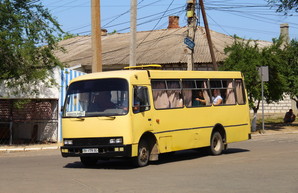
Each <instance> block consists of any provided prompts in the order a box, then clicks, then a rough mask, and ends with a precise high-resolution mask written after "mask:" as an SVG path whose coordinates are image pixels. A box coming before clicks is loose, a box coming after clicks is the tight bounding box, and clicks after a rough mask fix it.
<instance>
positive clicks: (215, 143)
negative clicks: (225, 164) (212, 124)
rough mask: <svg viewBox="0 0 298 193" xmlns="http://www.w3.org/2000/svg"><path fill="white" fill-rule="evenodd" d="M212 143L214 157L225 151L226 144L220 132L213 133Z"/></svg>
mask: <svg viewBox="0 0 298 193" xmlns="http://www.w3.org/2000/svg"><path fill="white" fill-rule="evenodd" d="M210 142H211V143H210V153H211V154H212V155H220V154H221V153H222V151H223V149H224V144H223V140H222V136H221V134H220V133H219V132H218V131H216V132H213V133H212V137H211V141H210Z"/></svg>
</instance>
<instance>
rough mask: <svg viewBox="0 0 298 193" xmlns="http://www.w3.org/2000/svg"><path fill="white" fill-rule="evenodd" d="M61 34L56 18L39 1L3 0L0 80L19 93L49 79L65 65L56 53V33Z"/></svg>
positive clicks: (0, 30) (0, 29)
mask: <svg viewBox="0 0 298 193" xmlns="http://www.w3.org/2000/svg"><path fill="white" fill-rule="evenodd" d="M55 32H57V33H62V30H61V29H60V27H59V24H58V23H57V21H56V20H55V19H54V18H53V17H52V16H51V14H50V13H49V11H48V10H47V9H45V8H44V7H43V6H42V5H41V3H40V2H39V0H0V58H1V60H0V83H1V82H3V81H6V82H7V85H6V86H7V87H11V88H12V87H13V88H18V90H19V92H27V93H31V92H38V90H30V89H28V88H26V87H25V85H26V84H30V85H37V84H38V81H39V80H40V81H42V82H44V83H46V84H48V85H52V84H53V83H54V82H55V81H54V80H53V79H47V77H49V76H50V75H51V74H52V71H53V69H54V68H55V67H63V65H62V64H61V63H60V61H59V60H58V59H57V58H56V57H55V56H54V54H53V52H54V51H55V50H57V49H59V47H58V45H57V41H56V38H55V37H54V35H53V33H55Z"/></svg>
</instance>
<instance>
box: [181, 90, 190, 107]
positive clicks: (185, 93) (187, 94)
mask: <svg viewBox="0 0 298 193" xmlns="http://www.w3.org/2000/svg"><path fill="white" fill-rule="evenodd" d="M183 98H184V104H185V106H187V107H191V106H192V91H191V90H183Z"/></svg>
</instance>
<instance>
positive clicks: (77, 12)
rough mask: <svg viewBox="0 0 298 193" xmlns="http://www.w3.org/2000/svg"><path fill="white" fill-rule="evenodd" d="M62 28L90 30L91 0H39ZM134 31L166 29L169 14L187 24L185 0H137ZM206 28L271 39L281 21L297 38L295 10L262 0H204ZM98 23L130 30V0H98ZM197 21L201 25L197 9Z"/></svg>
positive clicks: (80, 31) (111, 28)
mask: <svg viewBox="0 0 298 193" xmlns="http://www.w3.org/2000/svg"><path fill="white" fill-rule="evenodd" d="M41 2H42V4H43V5H44V6H45V7H46V8H48V9H49V10H50V12H51V14H52V15H53V16H54V17H55V18H56V19H57V20H58V22H59V23H60V24H61V27H62V29H63V30H64V31H65V32H69V33H72V34H79V35H90V34H91V7H90V5H91V0H41ZM137 2H138V11H137V18H138V19H137V31H150V30H158V29H165V28H167V26H168V17H169V16H172V15H174V16H179V17H180V19H179V25H180V26H181V27H183V26H186V20H187V18H186V11H185V7H186V2H187V0H137ZM204 4H205V10H206V13H207V19H208V23H209V28H210V29H211V30H213V31H216V32H219V33H223V34H226V35H230V36H233V35H237V36H239V37H241V38H245V39H253V40H265V41H272V39H273V38H278V37H279V33H280V24H283V23H288V24H289V26H290V27H289V32H290V38H291V39H296V40H297V39H298V13H295V12H292V13H291V14H292V16H284V14H283V13H277V12H276V11H275V10H276V7H270V6H269V5H268V4H267V2H266V1H265V0H246V1H244V0H241V1H240V0H221V1H220V0H205V1H204ZM100 5H101V8H100V13H101V27H102V28H104V29H107V30H108V33H111V32H114V31H116V32H118V33H127V32H129V31H130V0H100ZM196 12H197V15H198V25H200V26H204V23H203V19H202V16H201V14H198V13H200V12H199V10H196Z"/></svg>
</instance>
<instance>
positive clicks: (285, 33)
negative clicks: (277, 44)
mask: <svg viewBox="0 0 298 193" xmlns="http://www.w3.org/2000/svg"><path fill="white" fill-rule="evenodd" d="M280 36H281V37H282V39H283V41H284V43H286V44H288V43H289V42H290V35H289V24H287V23H283V24H280Z"/></svg>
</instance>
